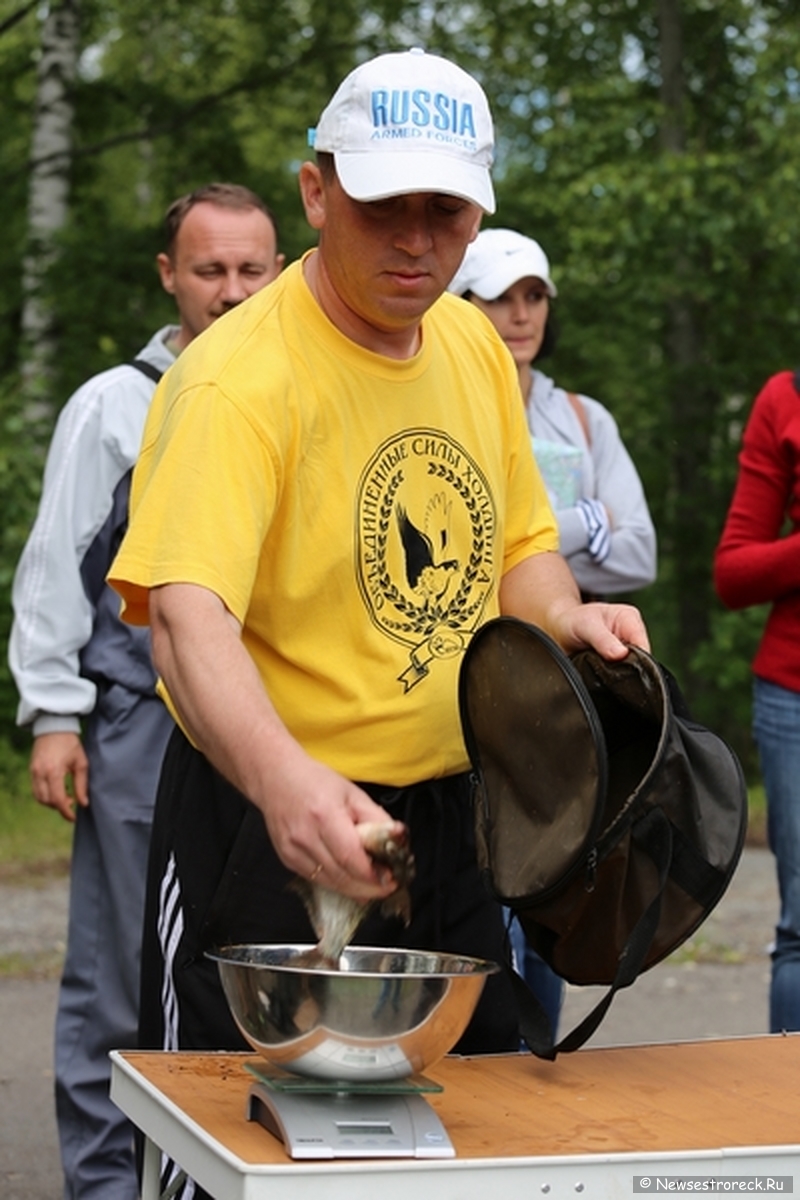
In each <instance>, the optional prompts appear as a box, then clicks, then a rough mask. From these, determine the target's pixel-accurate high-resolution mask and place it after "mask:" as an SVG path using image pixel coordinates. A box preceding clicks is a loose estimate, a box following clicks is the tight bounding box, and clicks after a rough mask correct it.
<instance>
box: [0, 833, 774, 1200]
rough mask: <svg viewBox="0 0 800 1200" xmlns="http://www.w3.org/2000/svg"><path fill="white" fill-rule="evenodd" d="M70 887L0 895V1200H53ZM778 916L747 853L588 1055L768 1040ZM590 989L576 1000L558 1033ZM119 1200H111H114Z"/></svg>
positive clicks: (770, 875) (757, 863)
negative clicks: (60, 995) (605, 1048)
mask: <svg viewBox="0 0 800 1200" xmlns="http://www.w3.org/2000/svg"><path fill="white" fill-rule="evenodd" d="M66 896H67V884H66V880H63V879H62V880H55V881H49V882H45V883H43V884H41V885H40V886H37V887H32V886H27V887H22V886H10V885H8V884H6V885H3V884H2V883H0V968H3V973H2V974H0V1197H2V1200H58V1198H59V1197H60V1195H61V1177H60V1171H59V1164H58V1150H57V1143H56V1131H55V1122H54V1119H53V1111H52V1109H53V1105H52V1068H51V1058H52V1055H51V1050H52V1027H53V1014H54V1010H55V999H56V987H57V979H56V973H57V964H58V962H59V961H60V957H61V953H62V951H63V941H64V927H65V915H66ZM776 908H777V899H776V891H775V881H774V870H773V864H772V858H771V856H770V854H769V853H768V851H766V850H762V849H758V848H748V849H747V850H746V851H745V853H744V855H743V858H742V861H741V863H740V866H739V868H738V871H737V873H736V876H735V878H734V880H733V882H732V884H731V886H730V889H729V890H728V892H727V894H726V895H725V897H724V898H723V900H722V902H721V904H720V905H719V907H718V909H717V910H716V912H715V913H713V914H712V915H711V917H710V918H709V920H708V921H707V922H706V924H705V925H704V926H703V928H702V930H701V931H700V933H699V934H698V936H697V937H696V938H695V939H694V942H693V943H691V944H689V945H687V946H685V947H682V948H681V950H680V951H679V952H678V953H677V954H676V955H675V956H673V957H672V958H671V959H668V960H667V961H666V962H664V963H661V964H659V966H657V967H654V968H653V969H652V970H651V971H649V972H647V974H645V975H643V976H642V977H641V979H639V980H638V981H637V982H636V984H635V985H634V986H633V987H632V988H630V989H628V990H627V991H625V992H623V993H621V994H620V995H619V996H617V997H616V998H615V1000H614V1003H613V1005H612V1007H611V1011H610V1012H609V1014H608V1016H607V1017H606V1019H605V1022H604V1023H603V1025H602V1026H601V1027H600V1029H599V1030H598V1032H597V1033H596V1034H595V1036H594V1038H593V1039H592V1041H591V1043H590V1044H591V1045H595V1046H599V1045H614V1044H616V1045H619V1044H631V1043H638V1042H656V1041H676V1040H685V1039H690V1040H691V1039H697V1038H707V1037H722V1036H738V1035H742V1034H753V1033H766V1032H767V999H766V998H767V986H768V979H769V959H768V943H769V941H770V938H771V937H772V926H773V924H774V920H775V915H776ZM594 993H595V989H570V991H569V992H568V995H567V998H566V1002H565V1009H564V1018H563V1027H564V1028H565V1029H566V1027H567V1026H571V1025H572V1024H574V1023H575V1021H576V1020H577V1018H578V1017H579V1016H580V1015H581V1014H582V1013H583V1012H584V1011H586V1010H587V1009H588V1007H589V1006H590V1004H591V1002H592V1000H593V998H594ZM109 1200H113V1197H109Z"/></svg>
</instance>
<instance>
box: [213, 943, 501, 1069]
mask: <svg viewBox="0 0 800 1200" xmlns="http://www.w3.org/2000/svg"><path fill="white" fill-rule="evenodd" d="M310 949H311V947H310V946H257V945H243V946H225V947H223V948H221V949H219V950H216V951H213V952H209V954H208V957H209V958H212V959H214V960H215V961H216V962H217V964H218V966H219V973H220V978H221V980H222V987H223V989H224V991H225V996H226V998H227V1001H228V1004H229V1006H230V1010H231V1013H232V1014H233V1017H234V1020H235V1021H236V1024H237V1025H238V1027H239V1029H240V1030H241V1032H242V1034H243V1036H244V1037H245V1038H246V1039H247V1041H248V1042H249V1043H250V1045H251V1046H252V1047H253V1049H254V1050H257V1051H258V1052H259V1053H260V1054H262V1055H263V1056H264V1058H265V1059H267V1060H268V1061H269V1062H270V1063H273V1064H274V1065H275V1066H278V1067H282V1068H283V1069H285V1070H287V1071H292V1072H294V1073H295V1074H297V1075H311V1076H315V1077H317V1078H322V1079H341V1080H344V1081H349V1082H362V1083H365V1082H372V1081H378V1080H387V1079H402V1078H404V1077H405V1076H407V1075H413V1074H416V1073H417V1072H420V1071H424V1070H425V1069H426V1068H428V1067H430V1066H431V1065H432V1064H433V1063H435V1062H437V1061H438V1060H439V1059H440V1058H442V1056H443V1055H445V1054H447V1052H448V1050H452V1048H453V1046H454V1045H455V1044H456V1042H457V1041H458V1039H459V1038H460V1037H461V1034H462V1033H463V1032H464V1030H465V1029H466V1027H467V1024H468V1023H469V1020H470V1017H471V1016H472V1013H473V1012H474V1009H475V1005H476V1004H477V1003H478V999H479V997H480V994H481V991H482V990H483V985H484V982H485V980H486V976H487V975H491V974H493V973H494V972H495V971H497V970H499V967H498V966H497V965H496V964H495V963H492V962H487V961H485V960H484V959H478V958H465V957H463V956H459V955H454V954H433V953H427V952H425V951H420V950H388V949H380V948H376V947H360V946H349V947H347V948H346V949H345V951H344V953H343V955H342V957H341V959H340V963H339V969H338V970H335V969H324V968H317V967H308V966H302V965H301V966H297V965H293V963H292V959H293V958H296V956H297V955H298V954H302V953H305V952H307V951H308V950H310Z"/></svg>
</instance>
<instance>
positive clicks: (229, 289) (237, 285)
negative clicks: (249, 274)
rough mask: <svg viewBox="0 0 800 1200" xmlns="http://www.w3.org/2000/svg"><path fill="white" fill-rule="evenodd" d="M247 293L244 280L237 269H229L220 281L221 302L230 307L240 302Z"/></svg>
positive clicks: (244, 298)
mask: <svg viewBox="0 0 800 1200" xmlns="http://www.w3.org/2000/svg"><path fill="white" fill-rule="evenodd" d="M248 295H249V292H248V291H247V288H246V287H245V286H244V281H243V279H242V277H241V275H240V274H239V272H238V271H229V272H228V273H227V275H226V276H225V278H224V280H223V282H222V303H223V304H226V305H227V306H228V307H229V308H232V307H233V306H234V304H241V302H242V300H246V299H247V297H248Z"/></svg>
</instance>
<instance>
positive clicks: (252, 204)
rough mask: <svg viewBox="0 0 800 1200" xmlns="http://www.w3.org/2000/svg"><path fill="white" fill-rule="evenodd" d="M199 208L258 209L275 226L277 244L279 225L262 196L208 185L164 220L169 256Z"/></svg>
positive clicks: (176, 202) (184, 198) (175, 202)
mask: <svg viewBox="0 0 800 1200" xmlns="http://www.w3.org/2000/svg"><path fill="white" fill-rule="evenodd" d="M196 204H217V205H218V206H219V207H220V208H233V209H238V210H240V211H243V210H245V209H248V208H257V209H258V210H259V211H260V212H263V214H264V216H265V217H267V219H268V220H269V221H271V222H272V228H273V229H274V230H275V240H276V242H277V239H278V222H277V220H276V219H275V214H274V213H273V212H272V210H271V209H270V208H268V207H267V205H266V204H265V203H264V201H263V200H262V199H261V197H260V196H258V195H256V193H255V192H251V191H250V188H247V187H243V186H242V185H241V184H238V183H206V184H204V185H203V186H202V187H199V188H195V190H194V191H193V192H187V193H186V195H185V196H179V197H178V199H177V200H173V201H172V204H170V206H169V208H168V209H167V211H166V214H165V216H164V244H165V249H166V252H167V254H169V255H171V254H172V251H173V250H174V248H175V239H176V238H177V236H178V230H179V229H180V227H181V225H182V224H183V222H184V221H185V220H186V215H187V213H189V212H191V210H192V209H193V208H194V206H195V205H196Z"/></svg>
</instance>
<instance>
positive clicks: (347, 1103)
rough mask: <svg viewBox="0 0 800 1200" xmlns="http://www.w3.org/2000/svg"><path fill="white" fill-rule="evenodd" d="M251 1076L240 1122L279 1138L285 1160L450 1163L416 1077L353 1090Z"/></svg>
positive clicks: (449, 1149) (432, 1088)
mask: <svg viewBox="0 0 800 1200" xmlns="http://www.w3.org/2000/svg"><path fill="white" fill-rule="evenodd" d="M250 1069H251V1073H252V1074H253V1075H255V1076H256V1082H254V1083H253V1084H252V1085H251V1087H250V1094H249V1096H248V1099H247V1119H248V1120H249V1121H258V1122H259V1123H260V1124H261V1125H263V1126H264V1128H265V1129H268V1130H269V1131H270V1133H271V1134H273V1135H274V1136H275V1137H276V1138H279V1139H280V1140H281V1141H282V1142H283V1143H284V1145H285V1147H286V1151H287V1153H288V1154H289V1155H290V1156H291V1157H292V1158H298V1159H300V1158H302V1159H315V1158H319V1159H330V1158H455V1150H454V1148H453V1144H452V1142H451V1141H450V1138H449V1137H448V1136H447V1132H446V1130H445V1128H444V1126H443V1125H442V1123H441V1121H440V1120H439V1118H438V1116H437V1115H436V1113H435V1112H434V1110H433V1109H432V1108H431V1106H430V1104H428V1102H427V1100H426V1099H425V1097H424V1095H423V1093H424V1092H426V1091H427V1092H438V1091H441V1090H442V1088H441V1087H440V1086H439V1085H438V1084H434V1083H432V1082H431V1081H430V1080H426V1079H425V1078H424V1076H417V1077H415V1078H414V1080H397V1081H390V1082H388V1083H386V1084H381V1085H379V1084H373V1085H370V1086H369V1087H360V1086H359V1085H357V1084H352V1083H340V1084H338V1085H337V1084H335V1083H331V1082H327V1083H326V1082H324V1081H318V1080H312V1079H310V1078H301V1077H293V1078H292V1077H288V1076H285V1075H279V1076H275V1075H272V1074H270V1073H268V1072H262V1071H261V1070H259V1069H253V1068H250Z"/></svg>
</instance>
